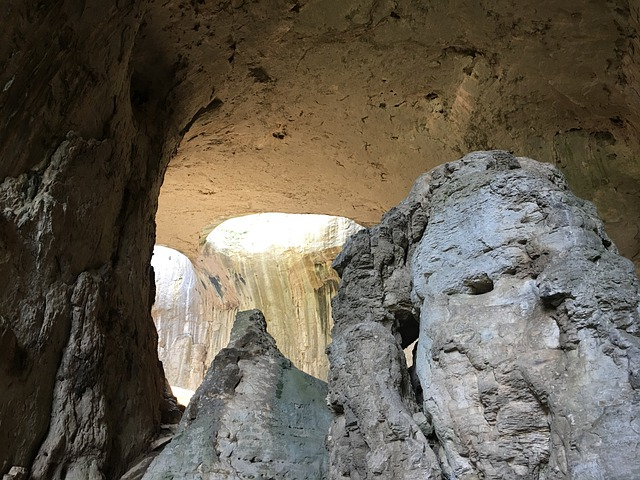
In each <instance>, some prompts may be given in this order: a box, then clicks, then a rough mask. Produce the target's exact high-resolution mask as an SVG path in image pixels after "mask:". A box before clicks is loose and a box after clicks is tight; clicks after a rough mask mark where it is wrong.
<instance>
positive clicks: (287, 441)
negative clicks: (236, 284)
mask: <svg viewBox="0 0 640 480" xmlns="http://www.w3.org/2000/svg"><path fill="white" fill-rule="evenodd" d="M325 397H326V384H325V383H324V382H322V381H320V380H318V379H316V378H314V377H311V376H309V375H307V374H306V373H304V372H301V371H300V370H298V369H296V368H295V367H293V366H292V365H291V362H290V361H289V360H287V359H286V358H285V357H284V356H283V355H282V354H281V353H280V352H279V351H278V348H277V347H276V343H275V341H274V340H273V338H272V337H271V335H269V334H268V333H267V331H266V321H265V319H264V316H263V315H262V313H261V312H260V311H258V310H251V311H246V312H240V313H238V315H237V317H236V322H235V324H234V326H233V329H232V331H231V340H230V342H229V345H228V346H227V348H225V349H223V350H221V351H220V353H218V355H217V356H216V358H215V359H214V361H213V363H212V364H211V367H210V368H209V370H208V372H207V374H206V376H205V379H204V381H203V383H202V385H201V386H200V387H199V388H198V390H197V391H196V393H195V395H194V396H193V398H192V399H191V403H190V404H189V406H188V407H187V410H186V411H185V413H184V416H183V418H182V421H181V423H180V425H179V427H178V431H177V433H176V436H175V437H174V438H173V440H172V441H171V443H170V444H169V445H168V446H167V447H166V448H165V450H163V452H162V453H161V454H160V455H159V456H158V457H157V458H156V459H155V460H154V461H153V462H152V464H151V466H150V467H149V469H148V470H147V472H146V474H145V475H144V477H143V478H145V479H157V478H174V479H196V478H207V479H218V478H220V479H222V478H292V479H303V478H318V479H319V478H325V477H326V464H327V461H326V451H325V446H324V443H325V437H326V433H327V431H328V428H329V423H330V412H329V411H328V410H327V408H326V404H325Z"/></svg>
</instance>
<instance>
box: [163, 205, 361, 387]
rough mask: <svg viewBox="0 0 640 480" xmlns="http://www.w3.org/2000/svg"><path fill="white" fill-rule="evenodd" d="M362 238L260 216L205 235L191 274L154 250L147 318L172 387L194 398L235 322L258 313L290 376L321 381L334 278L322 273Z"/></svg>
mask: <svg viewBox="0 0 640 480" xmlns="http://www.w3.org/2000/svg"><path fill="white" fill-rule="evenodd" d="M359 229H361V227H360V226H359V225H357V224H356V223H354V222H353V221H351V220H348V219H345V218H339V217H329V216H324V215H283V214H265V215H251V216H246V217H239V218H238V219H233V220H229V221H227V222H225V223H223V224H222V225H220V226H219V227H218V228H217V229H215V230H214V231H213V232H211V234H210V235H209V237H208V239H207V242H206V243H205V245H204V246H203V249H202V251H201V254H200V256H199V258H198V259H197V260H196V263H195V266H194V265H193V264H192V263H191V262H190V260H189V259H188V258H187V257H186V256H184V255H182V254H181V253H179V252H177V251H175V250H172V249H168V248H166V247H159V246H156V248H155V250H154V256H153V259H152V264H153V266H154V269H155V271H156V303H155V305H154V307H153V310H152V315H153V318H154V321H155V324H156V327H157V329H158V335H159V346H158V351H159V357H160V360H161V361H162V362H163V364H164V370H165V372H166V375H167V378H168V380H169V383H171V385H175V386H178V387H182V388H186V389H190V390H195V389H196V388H197V387H198V385H200V382H201V381H202V379H203V378H204V374H205V371H206V368H207V367H208V366H209V365H210V364H211V361H212V360H213V358H214V357H215V355H216V354H217V353H218V352H219V351H220V350H221V349H222V348H224V346H225V345H226V344H227V342H228V341H229V335H230V330H231V326H232V325H233V319H234V317H235V314H236V313H237V312H238V311H239V310H242V309H248V308H254V307H255V308H259V309H261V310H263V311H264V312H265V313H266V314H267V315H268V318H270V320H268V322H269V331H270V332H271V333H272V334H273V336H274V338H275V339H276V341H277V342H278V345H279V348H280V349H281V350H282V352H283V353H284V354H285V356H287V358H289V359H291V361H292V362H293V364H294V365H296V367H298V368H300V369H301V370H303V371H304V372H306V373H308V374H310V375H313V376H315V377H317V378H321V379H326V376H327V371H328V368H329V365H328V361H327V357H326V354H325V348H326V346H327V344H328V343H329V334H330V331H331V326H332V321H331V306H330V302H331V298H332V297H333V295H334V294H335V292H336V290H337V286H338V280H339V278H338V275H337V274H336V272H335V271H334V270H333V269H332V268H331V263H332V262H333V260H334V259H335V257H336V255H337V254H338V252H339V251H340V248H341V247H342V244H343V243H344V242H345V240H346V239H347V238H348V237H349V236H350V235H351V234H352V233H355V232H356V231H358V230H359Z"/></svg>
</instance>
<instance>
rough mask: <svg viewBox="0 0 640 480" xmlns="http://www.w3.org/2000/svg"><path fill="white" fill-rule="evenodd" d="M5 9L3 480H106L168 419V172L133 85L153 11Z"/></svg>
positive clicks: (1, 73) (0, 218)
mask: <svg viewBox="0 0 640 480" xmlns="http://www.w3.org/2000/svg"><path fill="white" fill-rule="evenodd" d="M80 3H81V4H82V5H81V7H82V8H78V7H79V6H80V5H79V4H80ZM1 9H2V12H3V14H2V24H3V27H2V28H1V29H0V59H1V60H0V65H1V67H0V84H1V85H2V91H1V93H0V95H1V96H0V131H2V132H3V133H2V135H0V158H1V159H2V160H1V161H0V278H1V279H2V281H1V282H0V351H1V354H0V391H2V395H0V424H1V428H0V475H2V474H5V473H7V472H8V471H9V470H10V468H11V467H12V466H18V467H24V468H26V469H27V471H29V475H30V477H29V478H33V479H43V480H44V479H47V480H48V479H53V478H55V479H58V478H105V477H108V478H111V477H113V476H114V475H117V474H118V473H120V472H121V471H122V470H123V469H124V468H125V467H126V464H127V463H128V462H129V461H130V460H131V459H132V458H133V457H135V456H136V455H137V454H138V453H139V452H140V451H141V450H142V449H143V448H145V446H146V444H147V443H148V442H149V441H150V440H151V438H152V437H153V436H154V435H155V433H156V428H157V426H158V425H159V423H160V421H161V410H162V408H163V389H164V378H163V375H162V371H161V369H160V368H158V361H157V353H156V332H155V330H154V328H153V322H152V321H151V316H150V314H149V311H150V307H151V299H152V297H153V294H152V288H153V287H152V284H153V280H152V276H151V270H150V268H149V259H150V257H151V248H152V245H153V238H154V224H153V215H154V212H155V209H156V205H157V200H156V199H157V195H158V190H159V178H160V175H161V165H162V161H161V159H162V158H163V155H164V158H165V159H167V158H168V156H167V155H166V153H164V151H163V149H162V145H163V142H162V137H161V136H160V135H158V134H157V132H156V131H155V130H153V129H150V130H148V131H145V132H141V131H140V130H139V124H138V123H136V121H135V119H134V116H133V112H132V105H131V98H130V92H129V81H128V74H129V56H130V52H131V50H132V49H133V44H134V39H135V36H136V32H137V27H138V25H139V22H140V18H141V15H142V12H143V9H144V2H141V3H136V4H135V5H134V4H129V5H127V6H122V7H121V8H119V9H112V8H111V7H110V6H107V5H106V4H104V2H100V1H88V2H76V1H59V2H50V3H46V4H45V3H43V4H39V5H38V6H37V8H36V5H35V4H33V2H26V1H24V2H22V1H16V2H13V1H12V2H5V3H4V4H3V5H2V7H1ZM114 33H117V34H114ZM114 38H117V39H118V40H117V41H115V42H114ZM88 46H91V48H90V49H89V48H88ZM158 128H161V124H158ZM152 139H153V141H152ZM149 159H153V160H152V161H150V160H149ZM165 163H166V162H165Z"/></svg>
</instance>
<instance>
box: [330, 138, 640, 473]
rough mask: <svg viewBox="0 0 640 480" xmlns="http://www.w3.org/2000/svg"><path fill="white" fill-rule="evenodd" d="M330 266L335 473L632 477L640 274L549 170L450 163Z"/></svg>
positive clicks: (523, 161) (481, 160)
mask: <svg viewBox="0 0 640 480" xmlns="http://www.w3.org/2000/svg"><path fill="white" fill-rule="evenodd" d="M334 267H335V268H336V269H337V270H338V272H339V273H340V274H341V276H342V284H341V286H340V289H339V292H338V295H337V296H336V297H335V299H334V303H333V312H334V322H335V323H334V330H333V344H332V345H331V346H330V348H329V358H330V363H331V370H330V374H329V399H330V403H331V406H332V408H333V410H334V412H335V419H334V422H333V425H332V427H331V441H330V442H329V448H330V451H331V466H330V472H331V477H332V478H374V477H378V478H447V479H449V478H456V479H465V480H467V479H468V480H470V479H480V478H483V479H504V478H508V479H580V480H583V479H613V478H615V479H618V480H621V479H629V480H631V479H637V478H640V464H639V463H638V462H637V457H638V454H639V453H640V451H639V447H638V442H639V440H640V434H639V433H638V432H640V423H639V422H640V393H639V392H638V386H639V385H640V376H639V372H640V368H639V365H640V338H638V327H639V325H640V309H639V298H640V295H639V288H638V280H637V278H636V276H635V273H634V266H633V264H632V263H631V262H630V261H628V260H626V259H624V258H622V257H620V256H619V255H618V253H617V250H616V247H615V246H614V245H613V244H612V242H611V240H610V239H609V238H608V237H607V235H606V233H605V232H604V230H603V225H602V222H601V221H600V219H599V218H598V216H597V213H596V211H595V208H594V207H593V205H592V204H591V203H589V202H586V201H583V200H580V199H578V198H577V197H575V196H574V195H573V194H572V193H571V192H570V191H569V190H568V188H567V185H566V183H565V181H564V179H563V177H562V175H561V174H560V173H559V172H558V171H557V170H556V169H555V168H554V167H552V166H550V165H547V164H541V163H538V162H536V161H534V160H531V159H528V158H516V157H514V156H512V155H510V154H509V153H507V152H502V151H492V152H475V153H472V154H469V155H467V156H465V157H464V158H462V159H461V160H459V161H456V162H451V163H448V164H444V165H442V166H440V167H438V168H436V169H434V170H432V171H430V172H429V173H427V174H425V175H423V176H422V177H420V178H419V179H418V180H417V181H416V183H415V185H414V187H413V189H412V191H411V193H410V194H409V196H408V197H407V199H406V200H404V201H403V202H402V203H401V204H400V205H399V206H398V207H396V208H395V209H393V210H391V211H390V212H389V213H388V214H386V215H385V217H384V218H383V220H382V222H381V224H380V225H378V226H376V227H373V228H371V229H369V230H366V231H363V232H360V233H359V234H357V235H355V236H354V237H353V238H352V239H351V241H350V242H348V244H347V245H346V246H345V248H344V250H343V252H342V253H341V255H340V256H339V257H338V258H337V259H336V261H335V263H334ZM418 337H419V341H418V343H417V347H416V349H415V368H413V367H412V369H411V371H410V370H409V369H407V367H406V364H405V361H404V357H403V354H402V353H403V352H402V349H403V348H405V347H407V346H408V345H409V344H411V343H412V342H413V341H414V340H416V339H417V338H418ZM411 378H412V379H413V388H410V385H411V382H410V379H411Z"/></svg>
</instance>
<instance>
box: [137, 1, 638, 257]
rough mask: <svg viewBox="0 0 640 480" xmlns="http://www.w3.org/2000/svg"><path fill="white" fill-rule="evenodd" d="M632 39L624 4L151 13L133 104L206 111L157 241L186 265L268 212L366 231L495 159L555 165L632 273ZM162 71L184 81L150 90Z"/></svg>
mask: <svg viewBox="0 0 640 480" xmlns="http://www.w3.org/2000/svg"><path fill="white" fill-rule="evenodd" d="M637 25H638V6H637V5H636V6H630V5H629V2H622V1H620V2H613V1H611V2H601V1H592V2H586V3H585V2H556V1H542V2H526V3H523V2H509V1H500V2H477V1H457V2H454V3H453V4H452V3H451V2H444V1H433V2H416V1H405V0H400V1H373V0H360V1H350V2H343V1H337V0H315V1H299V2H282V1H278V2H256V1H242V0H234V1H231V2H218V3H214V2H204V1H201V0H200V1H195V0H192V1H191V2H189V3H188V2H183V3H177V2H168V3H166V4H165V5H163V6H161V7H160V5H158V6H157V8H155V9H152V10H150V11H149V12H148V13H147V16H146V17H145V24H143V28H142V30H141V33H140V37H139V41H138V46H137V48H138V49H139V52H140V53H139V54H138V57H139V60H138V61H139V64H138V66H139V70H140V72H144V73H140V72H134V91H133V93H132V95H133V97H134V99H135V98H138V97H139V99H140V103H141V104H144V102H145V100H146V95H148V94H149V91H153V90H154V89H159V88H165V89H166V94H167V98H168V100H167V101H168V102H170V103H172V104H173V105H174V108H176V109H180V108H184V109H185V110H187V111H188V110H189V108H191V109H192V110H193V111H196V110H197V108H196V107H197V106H198V105H206V107H204V108H200V109H199V110H198V111H197V113H196V115H195V116H193V118H192V121H191V122H190V123H189V125H188V126H187V128H185V129H184V130H183V132H182V133H183V134H184V135H183V137H182V140H181V141H180V143H179V146H178V148H177V152H176V154H175V156H174V157H173V159H172V160H171V163H170V164H169V168H168V170H167V172H166V175H165V179H164V184H163V187H162V190H161V195H160V201H159V209H158V214H157V224H158V242H159V243H162V244H166V245H169V246H171V247H174V248H177V249H179V250H181V251H183V252H185V253H187V254H189V255H191V256H193V255H195V253H196V252H197V249H198V244H199V242H201V241H202V239H203V236H204V235H205V234H206V233H207V232H208V231H210V229H211V228H212V227H213V226H215V225H217V224H219V223H220V222H221V221H222V220H224V219H225V218H229V217H232V216H236V215H242V214H247V213H255V212H263V211H282V212H292V213H324V214H332V215H341V216H346V217H349V218H352V219H354V220H356V221H357V222H359V223H362V224H365V225H366V224H372V223H375V222H377V221H379V219H380V216H381V214H382V213H383V212H385V211H386V210H388V209H389V208H390V207H392V206H393V205H395V204H396V203H397V202H398V201H399V200H400V199H401V198H402V197H403V196H404V195H406V193H407V191H408V189H409V187H410V185H411V184H412V182H413V180H414V179H415V178H416V177H417V176H418V175H419V174H420V173H422V172H424V171H426V170H428V169H430V168H432V167H434V166H435V165H438V164H441V163H443V162H447V161H451V160H455V159H456V158H458V157H460V156H461V155H462V154H463V153H465V152H467V151H470V150H478V149H494V148H500V149H506V150H512V151H514V152H515V153H516V154H517V155H521V156H529V157H533V158H536V159H539V160H542V161H546V162H551V163H554V164H556V165H558V166H560V168H561V169H562V170H563V171H564V172H565V174H566V175H567V177H568V179H569V183H570V185H571V187H572V188H573V189H574V191H576V193H577V194H578V195H581V196H583V197H586V198H588V199H591V200H593V201H595V203H596V204H597V206H598V209H599V212H600V214H601V215H602V216H603V217H604V219H605V220H606V222H607V228H608V231H609V232H610V234H611V235H612V237H614V239H615V241H616V243H617V244H618V245H619V247H620V248H621V250H622V251H623V253H624V254H626V255H627V256H628V257H631V258H634V260H635V261H636V263H637V262H638V254H639V251H640V247H639V242H640V234H639V224H640V165H639V164H640V162H639V161H638V157H637V155H638V151H640V149H639V145H638V127H639V126H640V119H639V118H638V113H637V112H639V111H640V95H639V94H638V81H640V74H639V68H640V67H639V65H638V59H639V55H640V44H639V42H638V36H637V32H636V28H637ZM159 65H165V66H166V65H170V67H171V68H170V69H171V70H172V72H173V73H174V74H176V72H177V74H176V77H178V78H179V79H180V80H179V82H178V83H177V84H176V85H172V86H163V87H159V86H158V85H159V84H160V83H161V82H160V80H159V79H162V74H161V73H159V72H160V70H159V68H160V67H159ZM143 67H144V68H143ZM180 96H182V97H183V98H184V99H185V100H184V101H183V102H176V101H175V98H179V97H180ZM198 101H199V102H200V103H197V102H198ZM189 102H192V103H189ZM194 102H195V103H194ZM176 104H177V105H176ZM194 105H195V106H194Z"/></svg>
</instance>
